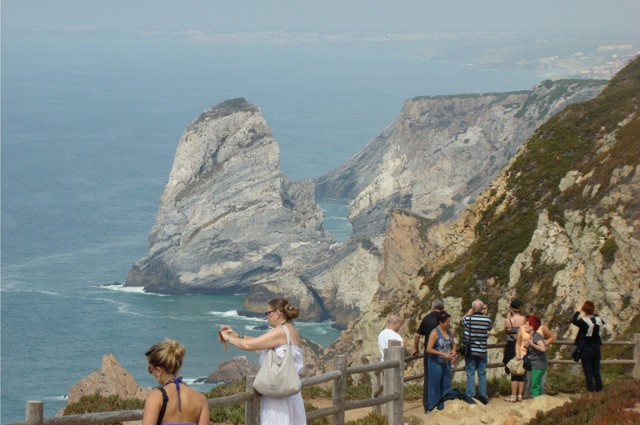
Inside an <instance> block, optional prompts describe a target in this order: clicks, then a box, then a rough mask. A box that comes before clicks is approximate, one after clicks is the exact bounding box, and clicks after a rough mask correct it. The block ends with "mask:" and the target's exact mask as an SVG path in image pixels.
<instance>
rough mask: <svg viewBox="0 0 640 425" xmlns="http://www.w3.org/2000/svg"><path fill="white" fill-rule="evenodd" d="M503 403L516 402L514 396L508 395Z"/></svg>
mask: <svg viewBox="0 0 640 425" xmlns="http://www.w3.org/2000/svg"><path fill="white" fill-rule="evenodd" d="M504 401H506V402H508V403H515V402H516V396H514V395H510V396H509V397H507V398H505V399H504Z"/></svg>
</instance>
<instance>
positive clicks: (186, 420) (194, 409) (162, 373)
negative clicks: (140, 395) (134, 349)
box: [142, 339, 211, 425]
mask: <svg viewBox="0 0 640 425" xmlns="http://www.w3.org/2000/svg"><path fill="white" fill-rule="evenodd" d="M144 355H145V356H147V362H148V366H147V370H148V371H149V373H150V374H151V375H153V377H154V378H155V379H156V381H158V383H159V384H160V387H159V388H156V389H154V390H153V391H151V393H150V394H149V397H148V398H147V401H146V403H145V405H144V413H143V416H142V425H159V424H161V423H174V424H175V423H180V424H183V425H196V424H197V425H209V421H210V416H211V415H210V412H209V404H208V402H207V399H206V397H205V396H204V394H202V393H201V392H199V391H195V390H193V389H191V388H189V387H188V386H187V385H185V384H184V383H183V382H182V377H180V376H178V372H179V371H180V368H181V367H182V360H183V359H184V355H185V349H184V346H183V345H182V344H180V343H179V342H178V341H174V340H171V339H166V340H164V341H163V342H160V343H157V344H155V345H153V346H151V348H149V349H148V350H147V352H146V353H144Z"/></svg>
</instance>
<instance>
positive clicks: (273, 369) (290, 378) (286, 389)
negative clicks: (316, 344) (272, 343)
mask: <svg viewBox="0 0 640 425" xmlns="http://www.w3.org/2000/svg"><path fill="white" fill-rule="evenodd" d="M282 328H283V329H284V333H285V334H287V344H288V345H289V348H288V349H287V350H286V352H285V354H284V358H282V359H280V357H278V354H277V353H276V350H275V349H274V348H270V349H269V351H268V352H267V355H266V358H265V359H264V362H263V363H262V366H260V370H259V371H258V373H257V374H256V378H255V380H254V381H253V388H254V389H255V390H256V391H257V392H258V393H260V394H261V395H263V396H267V397H273V398H284V397H289V396H292V395H294V394H296V393H298V392H300V388H301V387H302V383H301V382H300V376H299V375H298V370H297V369H296V365H295V364H294V362H293V352H292V344H291V337H290V336H289V329H287V327H286V326H284V325H282Z"/></svg>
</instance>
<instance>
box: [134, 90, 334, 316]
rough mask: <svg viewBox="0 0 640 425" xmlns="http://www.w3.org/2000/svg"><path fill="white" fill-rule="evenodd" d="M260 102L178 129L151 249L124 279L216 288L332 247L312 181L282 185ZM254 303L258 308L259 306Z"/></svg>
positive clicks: (238, 285) (224, 109) (222, 108)
mask: <svg viewBox="0 0 640 425" xmlns="http://www.w3.org/2000/svg"><path fill="white" fill-rule="evenodd" d="M278 155H279V151H278V145H277V142H276V141H275V139H274V138H273V135H272V132H271V129H270V128H269V126H268V125H267V123H266V121H265V120H264V118H263V116H262V114H261V113H260V111H259V109H258V108H256V107H255V106H254V105H251V104H250V103H248V102H246V101H245V100H244V99H234V100H230V101H227V102H223V103H221V104H220V105H217V106H215V107H213V108H211V109H209V110H207V111H206V112H204V113H203V114H202V115H200V116H199V117H198V118H197V119H196V120H195V121H193V122H192V123H191V124H190V125H189V126H188V127H187V129H186V130H185V132H184V134H183V136H182V138H181V140H180V143H179V145H178V149H177V152H176V157H175V161H174V164H173V168H172V170H171V174H170V176H169V180H168V182H167V184H166V186H165V189H164V193H163V194H162V198H161V200H160V208H159V211H158V214H157V217H156V222H155V224H154V226H153V228H152V230H151V233H150V235H149V255H148V256H147V257H145V258H143V259H141V260H139V261H138V262H136V263H135V264H134V265H133V267H132V268H131V271H130V272H129V275H128V278H127V283H126V284H127V285H131V286H144V287H145V289H147V290H149V291H157V292H165V293H166V292H173V293H180V292H190V293H217V292H225V291H235V290H238V289H243V288H249V287H251V286H252V285H253V284H255V283H256V282H258V281H260V280H261V279H264V278H265V277H267V276H269V277H271V276H273V275H274V274H275V273H277V272H279V271H283V270H294V272H295V270H296V269H297V268H299V265H300V264H314V263H316V262H318V261H321V260H323V259H324V258H325V257H326V256H327V255H328V254H329V253H330V246H331V244H332V243H333V239H332V238H331V237H330V236H327V235H326V234H325V233H324V231H323V229H322V210H321V209H320V208H319V207H318V206H317V205H316V203H315V198H314V187H313V184H312V182H310V181H303V182H290V181H289V180H288V179H287V178H286V177H285V176H283V175H282V173H281V171H280V166H279V158H278ZM261 308H262V306H261Z"/></svg>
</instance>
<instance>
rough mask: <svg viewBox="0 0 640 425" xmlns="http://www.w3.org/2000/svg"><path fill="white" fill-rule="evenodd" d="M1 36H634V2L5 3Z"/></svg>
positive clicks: (637, 11)
mask: <svg viewBox="0 0 640 425" xmlns="http://www.w3.org/2000/svg"><path fill="white" fill-rule="evenodd" d="M1 6H2V7H1V14H2V28H3V31H5V30H10V29H16V28H22V29H24V28H28V29H44V28H57V29H78V28H83V29H139V28H147V29H170V30H186V29H199V30H207V31H221V32H234V31H272V30H284V31H292V32H300V31H314V32H381V31H382V32H433V31H490V30H499V31H549V30H569V31H574V30H576V31H602V30H611V31H637V30H638V26H639V25H638V20H639V17H640V1H639V0H536V1H530V0H452V1H443V0H393V1H391V0H321V1H318V0H314V1H308V0H230V1H219V0H100V1H97V0H2V3H1Z"/></svg>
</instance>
